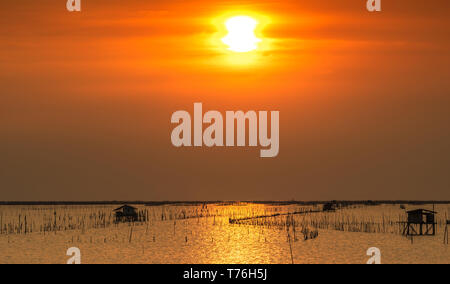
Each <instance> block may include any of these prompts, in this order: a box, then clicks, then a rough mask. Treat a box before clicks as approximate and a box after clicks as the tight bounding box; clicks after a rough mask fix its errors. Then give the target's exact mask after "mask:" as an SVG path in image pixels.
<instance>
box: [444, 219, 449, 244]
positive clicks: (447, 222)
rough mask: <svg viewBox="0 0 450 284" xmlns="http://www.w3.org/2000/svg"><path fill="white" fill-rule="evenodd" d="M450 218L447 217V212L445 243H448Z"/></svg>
mask: <svg viewBox="0 0 450 284" xmlns="http://www.w3.org/2000/svg"><path fill="white" fill-rule="evenodd" d="M449 224H450V220H448V219H447V214H445V232H444V244H447V245H448V225H449Z"/></svg>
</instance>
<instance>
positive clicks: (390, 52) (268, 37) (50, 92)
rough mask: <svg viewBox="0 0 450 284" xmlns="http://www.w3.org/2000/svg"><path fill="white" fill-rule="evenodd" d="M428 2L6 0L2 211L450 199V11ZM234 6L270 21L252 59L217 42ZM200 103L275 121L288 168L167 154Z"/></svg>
mask: <svg viewBox="0 0 450 284" xmlns="http://www.w3.org/2000/svg"><path fill="white" fill-rule="evenodd" d="M59 2H61V3H59ZM431 2H432V3H431ZM431 2H430V1H428V2H427V1H418V0H417V1H411V0H409V1H408V0H397V1H383V12H381V13H376V14H371V13H368V12H367V11H366V9H365V1H362V0H343V1H332V0H322V1H306V0H295V1H291V0H289V1H258V0H251V1H233V0H230V1H215V0H208V1H200V0H196V1H186V0H185V1H170V0H169V1H143V0H128V1H118V0H113V1H112V0H110V1H106V0H96V1H88V0H85V1H83V11H82V12H81V13H69V12H67V11H66V10H65V1H63V0H58V1H55V0H41V1H28V0H15V1H7V2H6V3H3V4H2V9H1V10H0V82H1V83H0V91H1V102H2V103H1V104H0V133H1V137H2V139H1V140H0V156H1V157H2V163H1V165H0V186H1V187H2V191H1V192H0V200H97V199H100V200H105V199H107V200H110V199H128V200H133V199H146V200H165V199H170V200H184V199H186V200H195V199H209V200H211V199H230V200H231V199H232V200H239V199H253V200H267V199H272V200H286V199H292V198H295V199H299V200H300V199H302V200H311V199H314V200H315V199H450V191H449V190H448V188H449V187H450V178H449V177H448V172H449V169H450V149H449V148H448V145H450V135H449V133H450V132H449V130H450V129H449V125H450V124H449V123H450V113H449V111H448V109H449V105H450V98H449V93H450V92H449V91H450V83H449V82H450V80H449V75H450V72H449V68H448V66H449V63H450V60H449V59H450V58H449V57H450V49H449V48H450V40H449V36H448V34H449V28H450V21H449V20H448V19H449V16H450V15H449V11H450V4H449V1H444V0H435V1H431ZM233 11H249V12H251V13H256V14H260V15H262V16H265V17H268V18H270V20H271V23H270V24H268V25H267V26H266V28H265V30H264V31H263V32H264V36H265V37H264V40H265V41H266V42H270V48H269V49H267V50H264V51H260V52H257V55H256V58H255V59H254V61H253V62H252V63H251V64H247V65H236V64H230V63H229V62H228V61H227V59H228V57H227V56H228V53H227V52H225V50H224V48H223V47H220V46H216V45H214V44H212V43H211V38H212V37H214V35H215V34H216V33H217V31H218V27H217V26H215V25H214V19H217V18H218V17H221V16H222V15H223V14H227V13H229V12H233ZM194 102H203V105H204V109H205V110H210V109H214V110H220V111H225V110H279V111H280V135H281V137H280V155H279V156H278V157H277V158H275V159H271V160H262V159H260V158H259V154H258V153H259V149H249V148H245V149H237V148H228V149H226V148H222V149H218V148H214V149H206V148H202V149H191V148H185V149H176V148H174V147H173V146H172V145H171V143H170V132H171V130H172V128H173V126H172V125H171V124H170V116H171V114H172V113H173V112H174V111H176V110H180V109H185V110H188V111H190V112H192V107H193V103H194Z"/></svg>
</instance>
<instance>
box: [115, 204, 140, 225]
mask: <svg viewBox="0 0 450 284" xmlns="http://www.w3.org/2000/svg"><path fill="white" fill-rule="evenodd" d="M114 214H115V216H116V222H117V223H119V222H136V221H138V213H137V208H135V207H133V206H130V205H124V206H121V207H119V208H117V209H114Z"/></svg>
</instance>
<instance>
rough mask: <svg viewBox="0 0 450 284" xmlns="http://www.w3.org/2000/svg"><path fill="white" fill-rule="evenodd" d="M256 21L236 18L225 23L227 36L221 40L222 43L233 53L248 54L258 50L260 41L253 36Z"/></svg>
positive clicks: (244, 17) (240, 17) (256, 24)
mask: <svg viewBox="0 0 450 284" xmlns="http://www.w3.org/2000/svg"><path fill="white" fill-rule="evenodd" d="M257 26H258V21H257V20H255V19H253V18H252V17H248V16H236V17H232V18H229V19H228V20H227V21H226V22H225V27H226V29H227V31H228V34H227V35H226V36H225V37H224V38H222V42H223V43H225V44H226V45H228V46H229V48H228V49H229V50H231V51H234V52H240V53H243V52H250V51H252V50H256V49H257V48H258V43H259V42H261V41H262V40H261V39H259V38H257V37H256V35H255V29H256V27H257Z"/></svg>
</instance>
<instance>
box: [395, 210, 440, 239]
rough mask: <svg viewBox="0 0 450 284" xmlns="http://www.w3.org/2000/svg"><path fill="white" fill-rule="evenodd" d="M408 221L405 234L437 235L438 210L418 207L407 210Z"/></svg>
mask: <svg viewBox="0 0 450 284" xmlns="http://www.w3.org/2000/svg"><path fill="white" fill-rule="evenodd" d="M406 213H407V214H408V221H407V222H404V224H405V228H404V230H403V234H404V235H406V236H434V235H436V225H437V223H436V214H437V212H434V211H431V210H426V209H416V210H412V211H408V212H406Z"/></svg>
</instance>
